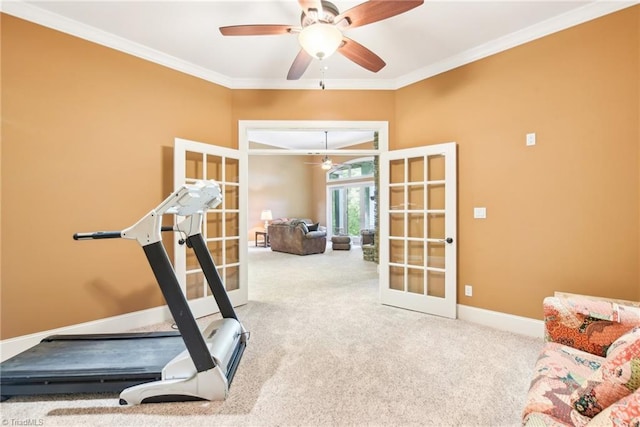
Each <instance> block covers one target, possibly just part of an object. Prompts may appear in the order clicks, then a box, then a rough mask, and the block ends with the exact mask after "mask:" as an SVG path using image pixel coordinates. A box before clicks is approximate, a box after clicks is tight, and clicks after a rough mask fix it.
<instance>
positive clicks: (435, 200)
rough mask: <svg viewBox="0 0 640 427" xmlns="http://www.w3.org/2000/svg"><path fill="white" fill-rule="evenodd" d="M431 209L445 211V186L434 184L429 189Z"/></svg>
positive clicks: (428, 195)
mask: <svg viewBox="0 0 640 427" xmlns="http://www.w3.org/2000/svg"><path fill="white" fill-rule="evenodd" d="M427 198H428V201H429V209H444V208H445V206H444V184H432V185H429V186H428V187H427Z"/></svg>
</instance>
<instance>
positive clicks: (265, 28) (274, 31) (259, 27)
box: [220, 24, 293, 36]
mask: <svg viewBox="0 0 640 427" xmlns="http://www.w3.org/2000/svg"><path fill="white" fill-rule="evenodd" d="M292 30H293V28H292V27H291V25H270V24H256V25H231V26H229V27H220V32H221V33H222V35H223V36H275V35H279V34H289V33H290V32H291V31H292Z"/></svg>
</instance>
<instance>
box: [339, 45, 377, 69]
mask: <svg viewBox="0 0 640 427" xmlns="http://www.w3.org/2000/svg"><path fill="white" fill-rule="evenodd" d="M342 42H343V43H342V46H340V47H339V48H338V52H340V53H341V54H342V55H343V56H345V57H346V58H348V59H350V60H352V61H353V62H355V63H356V64H358V65H360V66H361V67H363V68H366V69H367V70H369V71H373V72H374V73H377V72H378V71H380V70H382V69H383V68H384V66H385V65H387V64H386V62H384V61H383V60H382V58H380V57H379V56H378V55H376V54H375V53H373V52H371V51H370V50H369V49H367V48H366V47H364V46H362V45H361V44H360V43H358V42H357V41H355V40H351V39H350V38H349V37H344V36H343V37H342Z"/></svg>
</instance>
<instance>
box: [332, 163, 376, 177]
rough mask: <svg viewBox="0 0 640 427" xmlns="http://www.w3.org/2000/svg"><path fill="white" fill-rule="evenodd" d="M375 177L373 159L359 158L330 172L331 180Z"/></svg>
mask: <svg viewBox="0 0 640 427" xmlns="http://www.w3.org/2000/svg"><path fill="white" fill-rule="evenodd" d="M368 176H370V177H372V178H373V159H372V158H368V159H358V160H353V161H351V162H349V163H345V164H343V165H341V166H339V167H337V168H336V169H334V170H332V171H330V172H329V173H328V180H329V181H340V180H345V179H357V178H366V177H368Z"/></svg>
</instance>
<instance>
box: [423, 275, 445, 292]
mask: <svg viewBox="0 0 640 427" xmlns="http://www.w3.org/2000/svg"><path fill="white" fill-rule="evenodd" d="M427 295H429V296H431V297H438V298H444V297H445V292H444V273H443V272H441V271H430V270H429V271H427Z"/></svg>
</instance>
